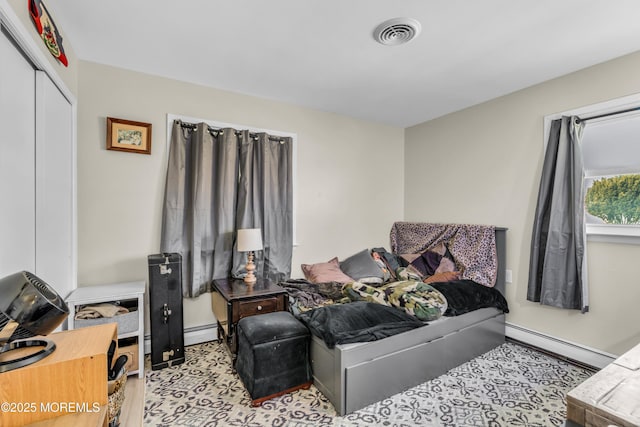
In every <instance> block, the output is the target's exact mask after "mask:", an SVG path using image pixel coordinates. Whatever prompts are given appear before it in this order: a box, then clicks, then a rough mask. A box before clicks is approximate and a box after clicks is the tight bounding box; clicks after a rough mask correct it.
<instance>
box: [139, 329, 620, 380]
mask: <svg viewBox="0 0 640 427" xmlns="http://www.w3.org/2000/svg"><path fill="white" fill-rule="evenodd" d="M505 335H506V337H507V338H508V339H511V340H513V341H517V342H519V343H523V344H526V345H529V346H531V347H534V348H536V349H538V350H541V351H543V352H546V353H549V354H551V355H553V356H555V357H559V358H561V359H562V358H564V359H567V360H568V361H570V362H574V363H575V362H577V363H578V364H580V365H583V366H585V367H586V368H592V369H593V368H595V369H602V368H604V367H605V366H607V365H608V364H609V363H611V362H613V361H614V360H615V359H616V358H617V357H618V356H616V355H614V354H611V353H605V352H602V351H600V350H596V349H593V348H589V347H586V346H583V345H580V344H575V343H572V342H570V341H566V340H562V339H560V338H556V337H553V336H551V335H546V334H543V333H540V332H537V331H534V330H531V329H527V328H523V327H522V326H518V325H514V324H512V323H509V322H507V323H506V326H505ZM217 339H218V327H217V325H216V324H215V323H211V324H207V325H201V326H194V327H190V328H185V330H184V344H185V346H187V345H194V344H200V343H203V342H207V341H214V340H217ZM144 352H145V354H149V353H150V352H151V336H150V335H145V337H144Z"/></svg>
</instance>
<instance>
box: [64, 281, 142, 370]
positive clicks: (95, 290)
mask: <svg viewBox="0 0 640 427" xmlns="http://www.w3.org/2000/svg"><path fill="white" fill-rule="evenodd" d="M144 294H145V282H143V281H141V282H125V283H114V284H109V285H97V286H83V287H79V288H77V289H75V290H74V291H73V292H71V293H70V294H69V296H68V297H67V300H66V301H67V305H68V306H69V317H68V327H69V329H76V328H78V327H81V326H80V325H79V324H78V323H77V320H76V318H75V317H76V312H77V309H76V308H77V307H79V306H83V305H90V304H100V303H114V302H115V303H120V304H122V303H123V302H126V303H128V304H131V303H135V307H136V308H137V310H136V311H135V312H134V313H137V323H134V326H135V327H136V329H135V330H131V331H129V330H127V331H126V332H122V333H121V332H120V330H118V347H120V342H122V340H125V339H128V338H135V341H136V344H137V352H138V354H137V356H138V357H137V359H138V360H137V361H138V364H137V368H136V369H134V368H133V367H132V368H131V369H130V370H129V375H131V374H138V377H139V378H143V377H144ZM134 316H135V315H134ZM116 317H117V316H116ZM116 317H112V318H104V322H109V321H113V322H117V319H116ZM107 319H108V320H107Z"/></svg>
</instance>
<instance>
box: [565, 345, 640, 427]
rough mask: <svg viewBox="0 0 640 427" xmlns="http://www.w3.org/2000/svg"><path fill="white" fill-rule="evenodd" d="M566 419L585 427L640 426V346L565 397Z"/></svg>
mask: <svg viewBox="0 0 640 427" xmlns="http://www.w3.org/2000/svg"><path fill="white" fill-rule="evenodd" d="M567 420H569V421H571V422H574V423H577V424H579V425H582V426H586V427H601V426H602V427H609V426H618V427H631V426H640V344H639V345H637V346H635V347H634V348H632V349H631V350H629V351H628V352H627V353H625V354H623V355H622V356H620V357H619V358H618V359H616V360H615V361H614V362H612V363H611V364H609V365H608V366H606V367H605V368H604V369H602V370H600V371H599V372H598V373H596V374H595V375H593V376H592V377H591V378H589V379H587V380H586V381H585V382H583V383H582V384H580V385H579V386H577V387H576V388H574V389H573V390H571V391H570V392H569V393H568V394H567Z"/></svg>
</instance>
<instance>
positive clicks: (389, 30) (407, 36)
mask: <svg viewBox="0 0 640 427" xmlns="http://www.w3.org/2000/svg"><path fill="white" fill-rule="evenodd" d="M420 30H422V26H421V25H420V23H419V22H418V21H416V20H415V19H411V18H394V19H389V20H388V21H384V22H383V23H382V24H380V25H378V26H377V27H376V29H375V30H374V32H373V38H375V39H376V41H377V42H378V43H381V44H384V45H387V46H395V45H399V44H403V43H407V42H410V41H411V40H413V39H414V38H415V37H416V36H417V35H418V34H420Z"/></svg>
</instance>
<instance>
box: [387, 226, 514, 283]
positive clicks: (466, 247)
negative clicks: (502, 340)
mask: <svg viewBox="0 0 640 427" xmlns="http://www.w3.org/2000/svg"><path fill="white" fill-rule="evenodd" d="M506 231H507V229H506V228H503V227H495V226H487V225H477V224H437V223H425V222H396V223H394V224H393V226H392V227H391V233H390V243H391V250H392V252H394V253H396V254H405V253H422V252H424V251H425V250H427V249H430V248H432V247H434V246H436V245H437V244H439V243H441V242H444V243H445V244H446V245H447V247H448V249H449V251H450V252H451V253H452V255H453V256H454V258H455V259H456V263H458V264H459V265H460V266H462V267H463V268H462V270H463V276H462V278H463V279H470V280H474V281H476V282H478V283H480V284H483V285H485V286H493V287H495V288H496V289H498V290H499V291H500V292H502V293H503V294H504V290H505V268H506V262H505V261H506Z"/></svg>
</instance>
